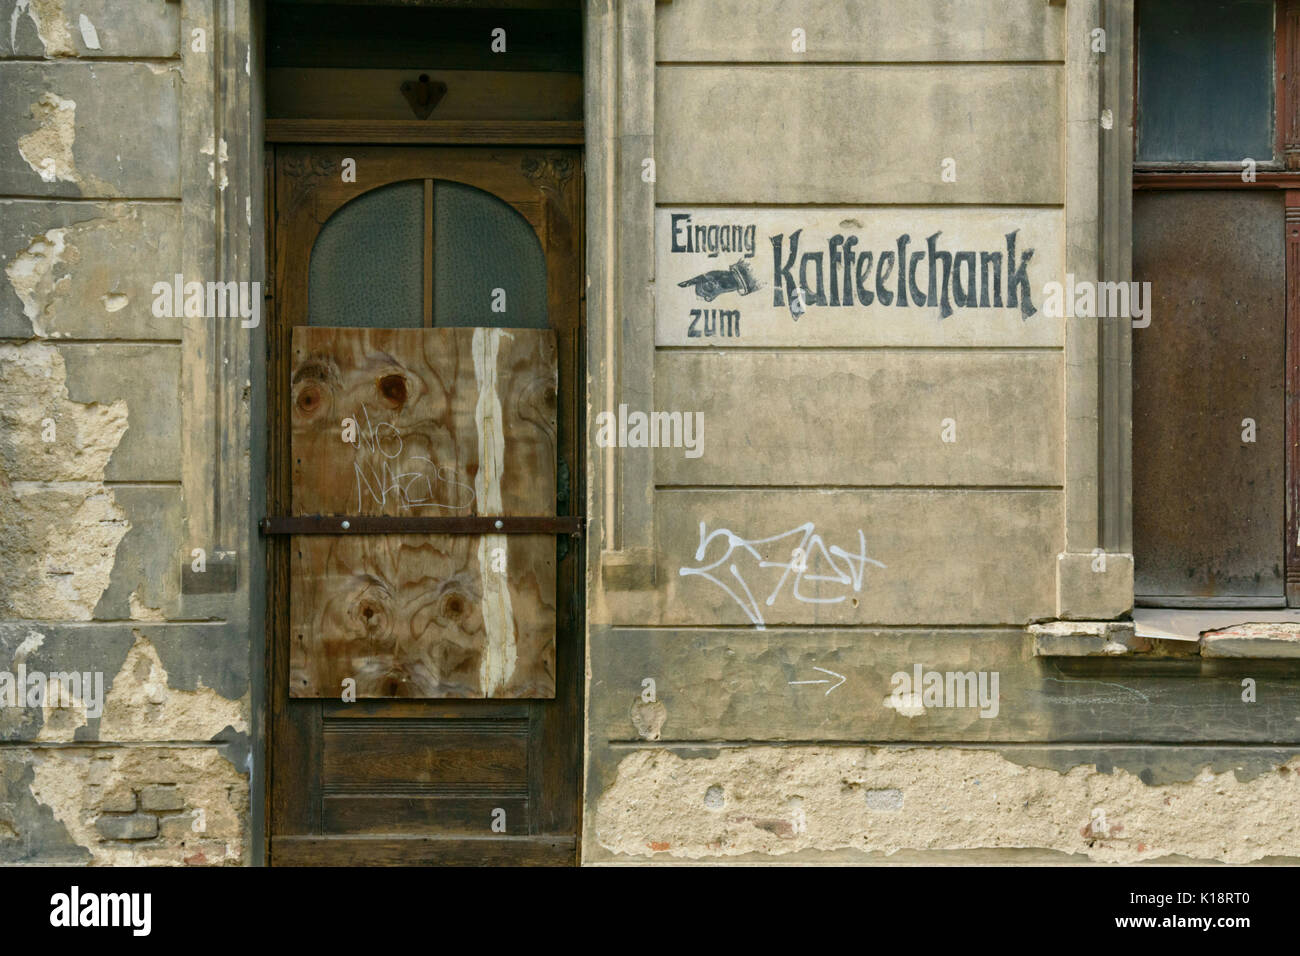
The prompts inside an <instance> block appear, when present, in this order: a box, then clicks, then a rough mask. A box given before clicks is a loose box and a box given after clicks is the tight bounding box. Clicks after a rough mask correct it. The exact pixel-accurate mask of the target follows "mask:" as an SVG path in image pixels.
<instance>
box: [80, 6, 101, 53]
mask: <svg viewBox="0 0 1300 956" xmlns="http://www.w3.org/2000/svg"><path fill="white" fill-rule="evenodd" d="M77 25H78V28H79V29H80V30H81V42H82V43H84V44H85V45H86V49H87V50H98V49H99V32H98V31H97V30H96V29H95V25H94V24H93V23H91V22H90V17H88V16H86V15H85V14H84V13H83V14H82V15H81V19H80V20H79V21H78V24H77Z"/></svg>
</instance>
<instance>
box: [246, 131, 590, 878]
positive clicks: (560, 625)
mask: <svg viewBox="0 0 1300 956" xmlns="http://www.w3.org/2000/svg"><path fill="white" fill-rule="evenodd" d="M334 126H335V128H334V129H333V130H332V131H331V133H332V135H329V134H327V135H326V136H325V137H324V139H325V141H324V142H320V141H317V140H316V139H315V137H316V136H317V135H319V134H320V132H321V131H320V130H318V129H313V128H312V127H311V126H306V127H303V126H291V127H287V128H279V129H276V128H271V127H270V125H269V124H268V131H267V132H268V136H267V143H266V146H265V150H264V153H263V158H264V174H265V192H264V198H265V209H264V215H265V230H266V231H265V240H266V273H265V274H266V286H265V289H266V303H265V309H264V315H265V317H266V333H265V334H266V355H267V362H266V369H265V372H266V378H265V384H264V388H265V392H264V393H263V396H264V402H263V409H264V414H265V416H266V432H265V435H266V441H265V452H266V456H265V461H264V476H263V477H264V480H265V482H266V485H265V487H266V507H265V509H263V510H265V511H266V513H267V514H272V513H287V511H285V506H286V505H287V502H288V499H287V497H286V489H287V488H288V484H289V475H288V470H287V468H286V467H285V466H286V465H287V461H285V460H284V459H283V450H284V449H283V447H282V446H284V444H285V442H286V441H287V419H286V418H285V417H284V415H283V409H282V408H281V407H280V406H281V405H282V404H283V402H284V401H285V396H286V394H287V392H286V385H287V383H286V382H285V381H284V380H283V375H284V364H285V358H286V356H287V353H285V352H284V351H283V350H284V349H285V348H286V344H285V343H287V341H288V329H289V328H290V327H289V326H287V325H284V324H283V323H282V322H281V312H282V310H281V309H280V308H278V307H277V306H278V304H279V303H278V297H279V295H280V293H281V290H282V288H283V281H284V276H283V275H282V274H281V273H280V272H279V271H278V241H279V240H280V239H282V238H283V237H280V236H278V235H277V230H278V228H279V226H280V222H279V220H278V216H279V215H280V213H281V212H282V210H280V209H278V208H277V188H276V186H277V183H276V170H277V154H278V153H279V152H281V150H279V149H278V148H277V146H278V145H279V144H284V145H286V146H287V144H289V143H294V144H297V145H298V146H301V147H306V148H307V150H304V154H308V150H309V151H310V154H314V155H319V153H320V152H321V151H322V150H323V151H327V152H328V153H329V154H331V155H334V156H338V157H340V158H341V157H344V156H349V157H353V158H358V163H360V162H361V161H362V160H363V159H365V160H367V161H368V162H370V163H372V164H373V163H374V161H375V160H376V159H380V160H381V161H382V160H383V159H384V158H388V159H389V160H400V158H401V157H403V156H406V155H411V154H413V152H414V151H416V150H418V151H419V153H421V154H423V155H425V156H429V155H431V154H432V155H433V156H434V157H436V158H442V159H444V160H447V161H449V162H451V163H452V164H453V165H455V163H457V162H466V161H468V162H469V163H470V164H471V165H473V164H477V163H480V162H481V161H482V160H483V159H486V158H489V157H492V158H495V157H499V156H500V155H501V154H502V153H503V152H505V151H506V150H503V149H498V148H497V147H507V146H508V147H519V146H522V145H524V144H527V146H529V147H531V149H529V150H528V151H527V152H528V153H533V154H537V155H541V156H543V157H545V156H556V155H562V156H564V157H566V158H569V159H570V160H571V162H572V167H571V168H568V169H565V168H557V167H558V166H560V165H561V164H558V163H552V162H549V161H543V162H540V163H534V164H533V165H532V167H531V168H526V169H525V172H524V175H525V176H526V177H527V179H528V180H529V181H530V182H532V183H533V185H534V186H535V187H536V188H537V189H539V190H540V191H541V192H542V193H544V194H547V195H548V196H550V197H556V196H558V189H559V187H560V185H561V184H562V183H563V181H564V180H565V179H568V178H569V177H570V176H572V177H573V179H574V183H573V185H572V186H571V187H569V189H570V196H571V201H570V210H571V211H572V212H574V213H576V215H575V217H574V221H572V222H569V223H567V228H568V230H569V232H570V238H571V242H572V247H573V260H572V261H573V263H574V264H575V266H576V268H577V270H578V275H577V276H575V285H576V290H575V292H574V302H573V306H574V307H576V316H575V321H576V326H575V327H574V328H573V334H572V340H571V342H570V343H569V347H568V348H567V349H566V348H565V347H564V346H563V345H562V346H561V352H560V355H559V374H560V376H561V380H563V379H564V378H565V377H566V376H567V377H568V379H569V381H570V383H571V384H570V385H569V386H568V387H567V388H563V387H562V389H561V395H566V394H569V393H571V395H572V399H571V400H572V405H573V407H572V408H571V409H568V410H564V412H563V414H562V418H561V422H562V424H561V428H562V429H564V430H566V431H568V433H569V434H568V437H567V440H566V441H565V442H564V443H563V444H562V445H561V447H560V448H558V449H557V452H559V454H558V455H557V459H558V461H559V462H563V461H564V459H565V458H566V457H568V458H570V460H571V462H572V464H571V466H570V467H569V481H570V488H569V498H568V501H569V507H568V511H569V513H571V514H572V513H578V514H581V513H583V512H584V511H585V508H586V502H587V476H586V468H585V457H586V456H585V454H584V449H585V436H586V421H585V418H586V406H587V390H588V385H587V381H586V380H587V355H586V295H585V287H584V283H583V282H582V279H581V275H582V269H583V268H584V265H585V262H586V248H585V234H586V230H585V205H586V204H585V195H584V178H583V152H582V150H581V148H580V147H577V148H575V147H574V145H573V140H574V139H575V134H574V129H573V124H564V125H563V127H562V128H557V127H556V126H555V124H546V123H542V124H535V123H530V122H516V123H509V124H499V125H498V126H497V127H496V129H495V131H493V132H491V133H487V134H485V132H484V131H482V130H474V131H473V132H474V133H475V134H477V135H479V136H484V135H486V137H487V139H488V140H489V142H482V141H481V140H479V141H475V142H473V143H472V144H469V145H467V144H466V143H465V140H466V139H467V138H469V137H468V136H467V134H466V132H465V131H464V130H463V129H460V128H459V127H457V128H453V129H449V131H448V134H447V136H446V137H445V138H446V139H450V140H453V143H437V144H436V145H435V141H436V140H438V139H439V137H438V136H437V135H436V133H435V132H434V131H433V130H432V129H431V127H432V126H433V124H426V125H425V126H424V127H423V128H422V129H420V130H419V131H418V135H415V136H411V134H409V133H407V132H406V131H405V130H392V131H389V135H386V136H383V137H381V138H382V139H383V141H384V142H383V143H382V145H376V144H375V143H374V142H373V140H374V139H375V137H374V135H373V126H374V124H358V127H359V129H358V135H357V136H356V140H357V142H352V143H347V142H339V140H340V139H343V140H345V139H346V138H347V137H346V130H344V129H341V128H340V127H339V125H338V124H334ZM367 130H369V135H367V132H366V131H367ZM408 137H409V138H413V139H414V140H415V142H414V143H411V142H407V141H406V140H407V138H408ZM576 138H578V139H580V138H581V137H580V131H579V135H578V136H577V137H576ZM363 139H364V140H365V142H360V141H361V140H363ZM550 139H554V140H559V142H543V141H542V140H550ZM500 140H505V141H506V142H499V141H500ZM554 150H563V153H561V154H557V153H555V152H554ZM408 151H411V152H408ZM508 151H509V153H510V154H511V155H512V156H513V157H515V158H522V157H523V156H524V155H525V151H524V150H517V149H514V148H511V149H509V150H508ZM334 174H337V171H335V173H334ZM449 178H452V179H455V178H456V177H454V176H452V177H449ZM470 184H471V185H474V183H470ZM369 188H376V187H367V188H358V189H357V190H356V192H357V194H358V195H360V194H362V193H364V192H367V191H369ZM340 205H341V203H340ZM426 259H427V257H426ZM551 275H552V271H551V263H550V262H548V278H549V277H550V276H551ZM548 299H549V300H550V303H551V306H552V314H553V315H554V314H555V313H554V308H555V304H556V301H557V296H556V294H555V291H554V290H549V291H548ZM552 327H553V328H555V327H556V326H555V325H553V326H552ZM564 445H569V446H570V448H571V452H570V454H569V455H567V456H566V455H565V449H564V447H563V446H564ZM570 541H571V548H572V551H571V555H570V559H569V560H568V561H566V562H565V564H567V565H568V568H567V570H566V572H565V573H563V574H557V589H558V590H559V591H560V593H561V594H563V593H564V590H565V589H568V591H569V593H570V595H571V600H570V601H569V602H567V603H566V602H563V601H557V620H556V629H557V641H559V640H560V636H561V634H564V633H566V632H567V634H568V635H569V637H567V638H566V639H565V640H566V641H567V643H568V646H569V647H570V648H571V650H570V651H569V653H570V655H571V656H572V658H573V659H572V660H569V661H568V662H567V663H564V664H561V663H559V661H558V660H557V674H556V676H557V684H558V683H559V682H560V681H561V680H562V679H563V678H562V675H563V674H566V673H567V674H569V675H570V678H571V680H572V686H571V689H570V691H569V693H570V694H571V695H572V696H573V700H572V705H573V711H574V713H573V717H574V719H573V720H572V721H571V725H568V724H565V726H564V733H565V736H566V741H571V743H572V747H573V753H572V754H571V755H570V756H571V757H572V759H573V760H574V762H575V766H576V771H577V779H576V781H575V787H574V791H573V793H572V801H573V807H572V814H573V817H572V841H573V842H572V852H571V857H570V858H569V859H565V860H561V861H560V862H561V863H566V862H567V863H571V864H574V865H576V864H577V862H578V860H580V859H581V839H582V818H583V805H584V794H583V787H582V783H581V778H582V767H583V765H584V763H585V755H584V743H585V741H584V733H583V729H584V724H585V699H586V681H585V676H584V675H585V658H586V614H585V604H586V590H585V572H586V567H587V554H586V546H585V541H584V539H582V538H576V539H570ZM263 544H264V554H265V558H266V615H265V636H264V657H265V659H264V665H263V666H264V671H263V673H264V674H265V684H264V687H263V693H262V695H261V696H262V705H263V710H262V713H263V715H264V721H263V728H264V739H263V742H262V744H263V747H262V753H261V757H262V766H263V769H264V773H263V780H264V781H265V782H264V784H263V789H262V792H261V794H260V796H261V798H262V799H261V811H262V814H261V815H262V824H263V825H262V828H261V829H262V832H263V834H264V838H263V839H262V840H261V856H262V860H261V862H262V863H263V864H270V863H272V862H273V861H272V839H273V831H274V826H275V820H276V813H277V810H276V804H275V800H276V790H275V787H274V786H273V780H274V774H275V772H276V761H275V759H274V756H275V746H276V742H277V740H280V741H281V742H283V735H284V734H285V733H286V732H290V733H291V732H292V730H291V725H289V724H288V723H287V722H286V721H283V720H281V719H280V716H281V715H282V714H283V704H284V703H285V702H287V686H286V685H284V683H283V680H282V678H283V677H284V668H285V666H286V664H287V645H286V644H285V642H284V638H283V635H284V634H286V633H287V627H288V614H287V612H288V586H289V549H288V539H287V538H284V537H281V538H278V539H277V538H275V537H267V538H264V539H263ZM559 570H560V569H558V568H557V572H558V571H559ZM566 608H567V609H568V611H569V612H570V613H568V614H566V613H565V612H566ZM557 649H558V648H557ZM557 656H558V655H557ZM277 688H282V693H280V694H277ZM281 697H283V698H286V700H285V701H282V700H281V699H280V698H281ZM377 703H381V704H382V703H383V702H382V701H381V702H377ZM471 703H472V702H471ZM277 733H278V734H279V735H280V736H279V737H277ZM535 746H537V745H536V744H535V742H533V743H530V747H535ZM381 842H382V843H384V844H385V845H384V846H382V847H381V846H379V843H381ZM486 842H491V841H483V839H482V838H466V840H461V841H458V840H456V839H455V838H440V839H434V838H420V837H417V838H412V839H409V840H399V841H377V842H376V844H375V849H376V851H377V853H376V854H375V855H374V857H373V860H372V862H376V863H398V864H400V863H414V864H427V863H431V862H438V861H437V860H434V859H431V858H430V857H429V855H428V854H429V853H430V852H434V853H436V852H437V851H438V850H439V849H443V850H446V849H450V848H452V847H453V844H462V845H460V846H459V847H458V848H459V849H460V850H461V851H464V852H466V853H468V854H472V855H475V856H478V857H479V862H482V863H491V862H500V863H505V864H508V863H511V862H516V863H547V862H549V863H553V862H556V861H557V857H556V853H555V851H556V850H557V849H559V847H557V846H551V844H550V843H548V841H547V836H546V835H542V836H539V837H537V838H535V839H534V840H533V842H534V843H535V844H536V845H535V846H531V845H530V846H528V847H523V846H522V845H521V848H520V851H519V852H520V855H519V856H517V857H508V856H505V855H502V856H500V857H496V858H494V857H493V856H492V855H491V853H492V852H493V851H489V853H488V855H486V856H485V855H483V851H484V850H487V849H488V848H487V847H486V845H485V843H486ZM296 862H303V861H302V860H297V861H296ZM308 862H310V860H308Z"/></svg>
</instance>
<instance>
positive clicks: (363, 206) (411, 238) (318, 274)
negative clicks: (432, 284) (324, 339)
mask: <svg viewBox="0 0 1300 956" xmlns="http://www.w3.org/2000/svg"><path fill="white" fill-rule="evenodd" d="M310 268H311V272H310V273H309V275H308V280H307V324H308V325H327V326H343V327H345V328H372V329H403V328H419V327H420V326H421V325H423V324H424V308H423V299H422V297H421V292H422V290H421V285H422V284H423V282H424V183H423V181H421V180H418V179H413V180H410V181H408V182H404V183H394V184H392V185H391V186H381V187H380V188H379V189H375V190H371V191H370V192H368V193H363V194H362V195H360V196H358V197H357V198H356V199H354V200H352V201H351V202H349V203H348V204H347V205H345V206H344V207H343V208H341V209H339V210H338V211H337V212H335V213H334V215H332V216H330V218H329V220H328V221H327V222H326V223H325V225H324V226H323V227H321V231H320V235H319V236H317V237H316V245H315V246H314V247H313V248H312V250H311V267H310Z"/></svg>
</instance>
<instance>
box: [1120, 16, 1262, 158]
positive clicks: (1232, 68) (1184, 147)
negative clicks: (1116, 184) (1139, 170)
mask: <svg viewBox="0 0 1300 956" xmlns="http://www.w3.org/2000/svg"><path fill="white" fill-rule="evenodd" d="M1137 152H1138V157H1137V158H1138V160H1139V161H1142V162H1167V161H1184V162H1193V161H1199V162H1214V161H1227V162H1239V161H1240V160H1242V159H1245V158H1247V157H1249V158H1252V159H1255V160H1257V161H1261V162H1263V161H1268V160H1272V159H1273V0H1141V4H1140V6H1139V21H1138V147H1137Z"/></svg>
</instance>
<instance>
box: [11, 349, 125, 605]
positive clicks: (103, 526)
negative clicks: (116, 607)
mask: <svg viewBox="0 0 1300 956" xmlns="http://www.w3.org/2000/svg"><path fill="white" fill-rule="evenodd" d="M47 422H49V423H52V424H53V425H54V428H55V440H54V441H52V442H47V441H45V440H44V438H43V435H44V433H45V431H46V428H45V425H44V424H43V423H47ZM126 428H127V407H126V402H125V401H122V400H120V399H119V400H118V401H116V402H114V403H112V404H111V405H101V404H98V403H91V404H81V403H78V402H73V401H71V400H70V399H69V398H68V390H67V370H66V367H65V365H64V361H63V356H62V355H61V354H60V353H59V350H58V349H57V348H54V347H53V346H50V345H45V344H42V343H29V344H26V345H16V346H15V345H0V524H3V527H4V529H5V536H6V542H5V547H4V548H3V549H0V614H4V615H5V616H7V617H15V618H21V619H38V620H66V621H85V620H90V619H91V617H92V615H93V612H94V608H95V605H96V604H97V603H98V601H99V599H100V597H101V596H102V595H103V593H104V591H105V590H106V589H107V588H108V585H109V579H110V576H111V574H112V570H113V562H114V558H115V555H116V552H117V546H118V544H119V543H120V542H121V540H122V538H123V536H125V535H126V533H127V531H128V530H129V527H130V524H129V522H128V521H127V519H126V514H125V512H124V511H123V510H122V508H121V507H120V506H119V505H118V503H117V500H116V498H115V497H114V495H113V492H112V490H111V489H110V488H109V487H108V486H107V485H105V484H104V469H105V467H106V466H107V464H108V461H109V458H110V457H112V454H113V452H114V450H116V448H117V446H118V444H119V443H120V442H121V440H122V436H123V435H124V434H125V433H126Z"/></svg>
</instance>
